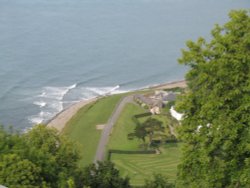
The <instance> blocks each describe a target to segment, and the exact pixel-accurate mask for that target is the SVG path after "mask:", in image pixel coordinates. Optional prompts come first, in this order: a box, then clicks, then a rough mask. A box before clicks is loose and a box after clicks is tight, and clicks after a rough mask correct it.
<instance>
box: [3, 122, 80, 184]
mask: <svg viewBox="0 0 250 188" xmlns="http://www.w3.org/2000/svg"><path fill="white" fill-rule="evenodd" d="M0 135H1V136H0V139H1V140H0V141H1V142H0V143H1V149H3V150H1V153H0V161H1V162H0V184H3V185H6V186H8V187H27V188H28V187H52V188H53V187H55V188H56V187H65V188H66V187H68V186H69V181H68V180H70V179H71V181H74V182H75V183H76V185H77V186H78V187H81V181H80V169H79V168H78V166H77V162H78V160H79V154H78V151H77V149H76V148H75V147H74V146H73V143H72V142H70V141H69V140H67V139H66V138H64V137H62V136H60V135H59V134H58V133H57V131H56V130H54V129H48V128H46V127H45V126H43V125H37V126H35V127H34V128H32V129H31V130H30V131H29V132H27V133H25V134H13V133H7V132H5V131H4V130H3V129H1V130H0ZM71 184H72V183H71Z"/></svg>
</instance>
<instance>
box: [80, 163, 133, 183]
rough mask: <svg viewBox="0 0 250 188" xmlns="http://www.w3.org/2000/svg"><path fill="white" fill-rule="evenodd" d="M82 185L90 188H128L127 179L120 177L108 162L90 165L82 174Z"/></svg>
mask: <svg viewBox="0 0 250 188" xmlns="http://www.w3.org/2000/svg"><path fill="white" fill-rule="evenodd" d="M83 184H84V186H89V187H91V188H129V187H131V186H130V185H129V178H127V177H126V178H122V177H120V174H119V171H118V170H117V169H115V167H114V164H113V163H111V162H109V161H104V162H98V163H97V164H91V165H89V166H88V167H86V168H85V170H84V173H83Z"/></svg>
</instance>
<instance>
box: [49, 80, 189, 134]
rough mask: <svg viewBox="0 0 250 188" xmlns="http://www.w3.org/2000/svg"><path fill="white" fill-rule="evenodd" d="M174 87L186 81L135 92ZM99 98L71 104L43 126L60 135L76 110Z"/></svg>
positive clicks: (168, 83) (183, 84)
mask: <svg viewBox="0 0 250 188" xmlns="http://www.w3.org/2000/svg"><path fill="white" fill-rule="evenodd" d="M175 87H181V88H184V87H186V81H185V80H180V81H173V82H167V83H162V84H158V85H153V86H149V87H146V88H142V89H138V90H135V91H140V90H150V89H170V88H175ZM100 98H101V97H95V98H92V99H88V100H84V101H80V102H78V103H76V104H73V105H71V106H70V107H68V108H66V109H64V110H62V111H61V112H59V113H58V114H56V115H55V116H54V117H53V118H52V119H51V120H49V121H48V122H47V123H45V125H47V126H48V127H51V128H55V129H57V130H58V131H59V133H61V132H62V130H63V129H64V127H65V126H66V124H67V123H68V121H69V120H70V119H71V118H72V117H73V116H74V115H75V114H76V113H77V112H78V110H80V109H81V108H82V107H84V106H85V105H87V104H90V103H92V102H95V101H97V100H98V99H100Z"/></svg>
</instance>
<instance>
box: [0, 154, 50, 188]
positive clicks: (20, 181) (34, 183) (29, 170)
mask: <svg viewBox="0 0 250 188" xmlns="http://www.w3.org/2000/svg"><path fill="white" fill-rule="evenodd" d="M0 159H1V160H0V182H3V183H4V185H6V186H8V187H9V188H12V187H13V188H17V187H23V188H35V187H38V185H44V186H45V182H43V181H42V178H41V177H40V171H41V169H40V168H39V167H37V166H36V165H35V164H33V163H32V162H30V161H29V160H27V159H21V158H20V157H19V156H18V155H16V154H7V155H4V156H1V157H0Z"/></svg>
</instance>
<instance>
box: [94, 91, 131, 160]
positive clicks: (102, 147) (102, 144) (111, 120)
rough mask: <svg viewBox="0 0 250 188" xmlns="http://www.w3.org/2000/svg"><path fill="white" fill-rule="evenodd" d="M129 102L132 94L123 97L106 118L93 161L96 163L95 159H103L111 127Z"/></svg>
mask: <svg viewBox="0 0 250 188" xmlns="http://www.w3.org/2000/svg"><path fill="white" fill-rule="evenodd" d="M130 102H133V95H130V96H127V97H124V98H123V99H122V100H121V101H120V102H119V103H118V105H117V106H116V108H115V110H114V112H113V114H112V115H111V117H110V118H109V120H108V123H107V124H106V125H105V128H104V129H103V131H102V135H101V138H100V141H99V145H98V147H97V150H96V155H95V159H94V163H96V162H97V161H103V160H104V158H105V150H106V146H107V144H108V141H109V137H110V134H111V132H112V128H113V126H114V124H115V123H116V121H117V120H118V118H119V116H120V114H121V112H122V110H123V108H124V106H125V105H126V104H127V103H130Z"/></svg>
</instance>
